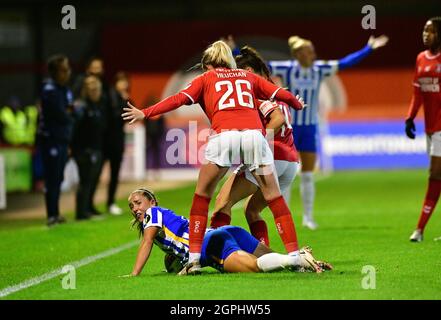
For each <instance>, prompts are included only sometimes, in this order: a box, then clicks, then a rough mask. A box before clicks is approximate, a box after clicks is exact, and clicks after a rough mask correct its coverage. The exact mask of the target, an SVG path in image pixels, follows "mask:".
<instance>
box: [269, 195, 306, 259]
mask: <svg viewBox="0 0 441 320" xmlns="http://www.w3.org/2000/svg"><path fill="white" fill-rule="evenodd" d="M268 207H269V208H270V209H271V212H272V213H273V216H274V220H275V222H276V226H277V231H278V232H279V235H280V237H281V238H282V241H283V244H284V245H285V249H286V251H287V252H288V253H290V252H294V251H297V250H299V245H298V242H297V233H296V228H295V226H294V221H293V220H292V216H291V211H290V210H289V208H288V206H287V205H286V202H285V199H283V197H282V196H279V197H277V198H275V199H273V200H271V201H268Z"/></svg>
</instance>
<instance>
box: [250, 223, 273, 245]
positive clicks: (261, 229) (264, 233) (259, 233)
mask: <svg viewBox="0 0 441 320" xmlns="http://www.w3.org/2000/svg"><path fill="white" fill-rule="evenodd" d="M250 231H251V234H252V235H253V237H254V238H256V239H257V240H259V241H260V242H261V243H263V244H264V245H266V246H268V247H269V245H270V243H269V238H268V228H267V226H266V222H265V220H257V221H254V222H253V223H251V224H250Z"/></svg>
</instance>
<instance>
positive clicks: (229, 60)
mask: <svg viewBox="0 0 441 320" xmlns="http://www.w3.org/2000/svg"><path fill="white" fill-rule="evenodd" d="M201 64H202V68H203V69H205V70H206V69H207V67H208V66H209V65H211V66H212V67H213V68H219V67H223V68H228V69H235V68H236V61H235V60H234V57H233V53H232V52H231V48H230V47H229V46H228V44H226V43H225V42H223V41H216V42H214V43H212V44H211V45H210V46H209V47H208V48H207V49H206V50H205V51H204V54H203V55H202V60H201Z"/></svg>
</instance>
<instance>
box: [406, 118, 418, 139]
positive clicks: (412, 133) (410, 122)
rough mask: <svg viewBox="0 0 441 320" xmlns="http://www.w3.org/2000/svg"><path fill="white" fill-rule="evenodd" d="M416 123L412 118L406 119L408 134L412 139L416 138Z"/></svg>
mask: <svg viewBox="0 0 441 320" xmlns="http://www.w3.org/2000/svg"><path fill="white" fill-rule="evenodd" d="M415 130H416V128H415V123H414V122H413V120H412V119H407V120H406V135H407V136H408V137H409V138H410V139H415Z"/></svg>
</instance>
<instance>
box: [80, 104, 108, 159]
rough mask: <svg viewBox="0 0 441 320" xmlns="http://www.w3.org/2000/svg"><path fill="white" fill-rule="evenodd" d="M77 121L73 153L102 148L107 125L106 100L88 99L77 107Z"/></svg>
mask: <svg viewBox="0 0 441 320" xmlns="http://www.w3.org/2000/svg"><path fill="white" fill-rule="evenodd" d="M75 114H76V121H75V127H74V133H73V139H72V144H71V149H72V153H73V155H74V156H75V154H78V153H79V152H82V151H85V150H87V149H91V150H102V148H103V139H104V134H105V131H106V127H107V121H106V117H107V115H106V106H105V101H104V100H103V99H101V100H100V101H98V102H92V101H90V100H88V99H86V100H82V101H80V102H79V104H78V106H76V107H75Z"/></svg>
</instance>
